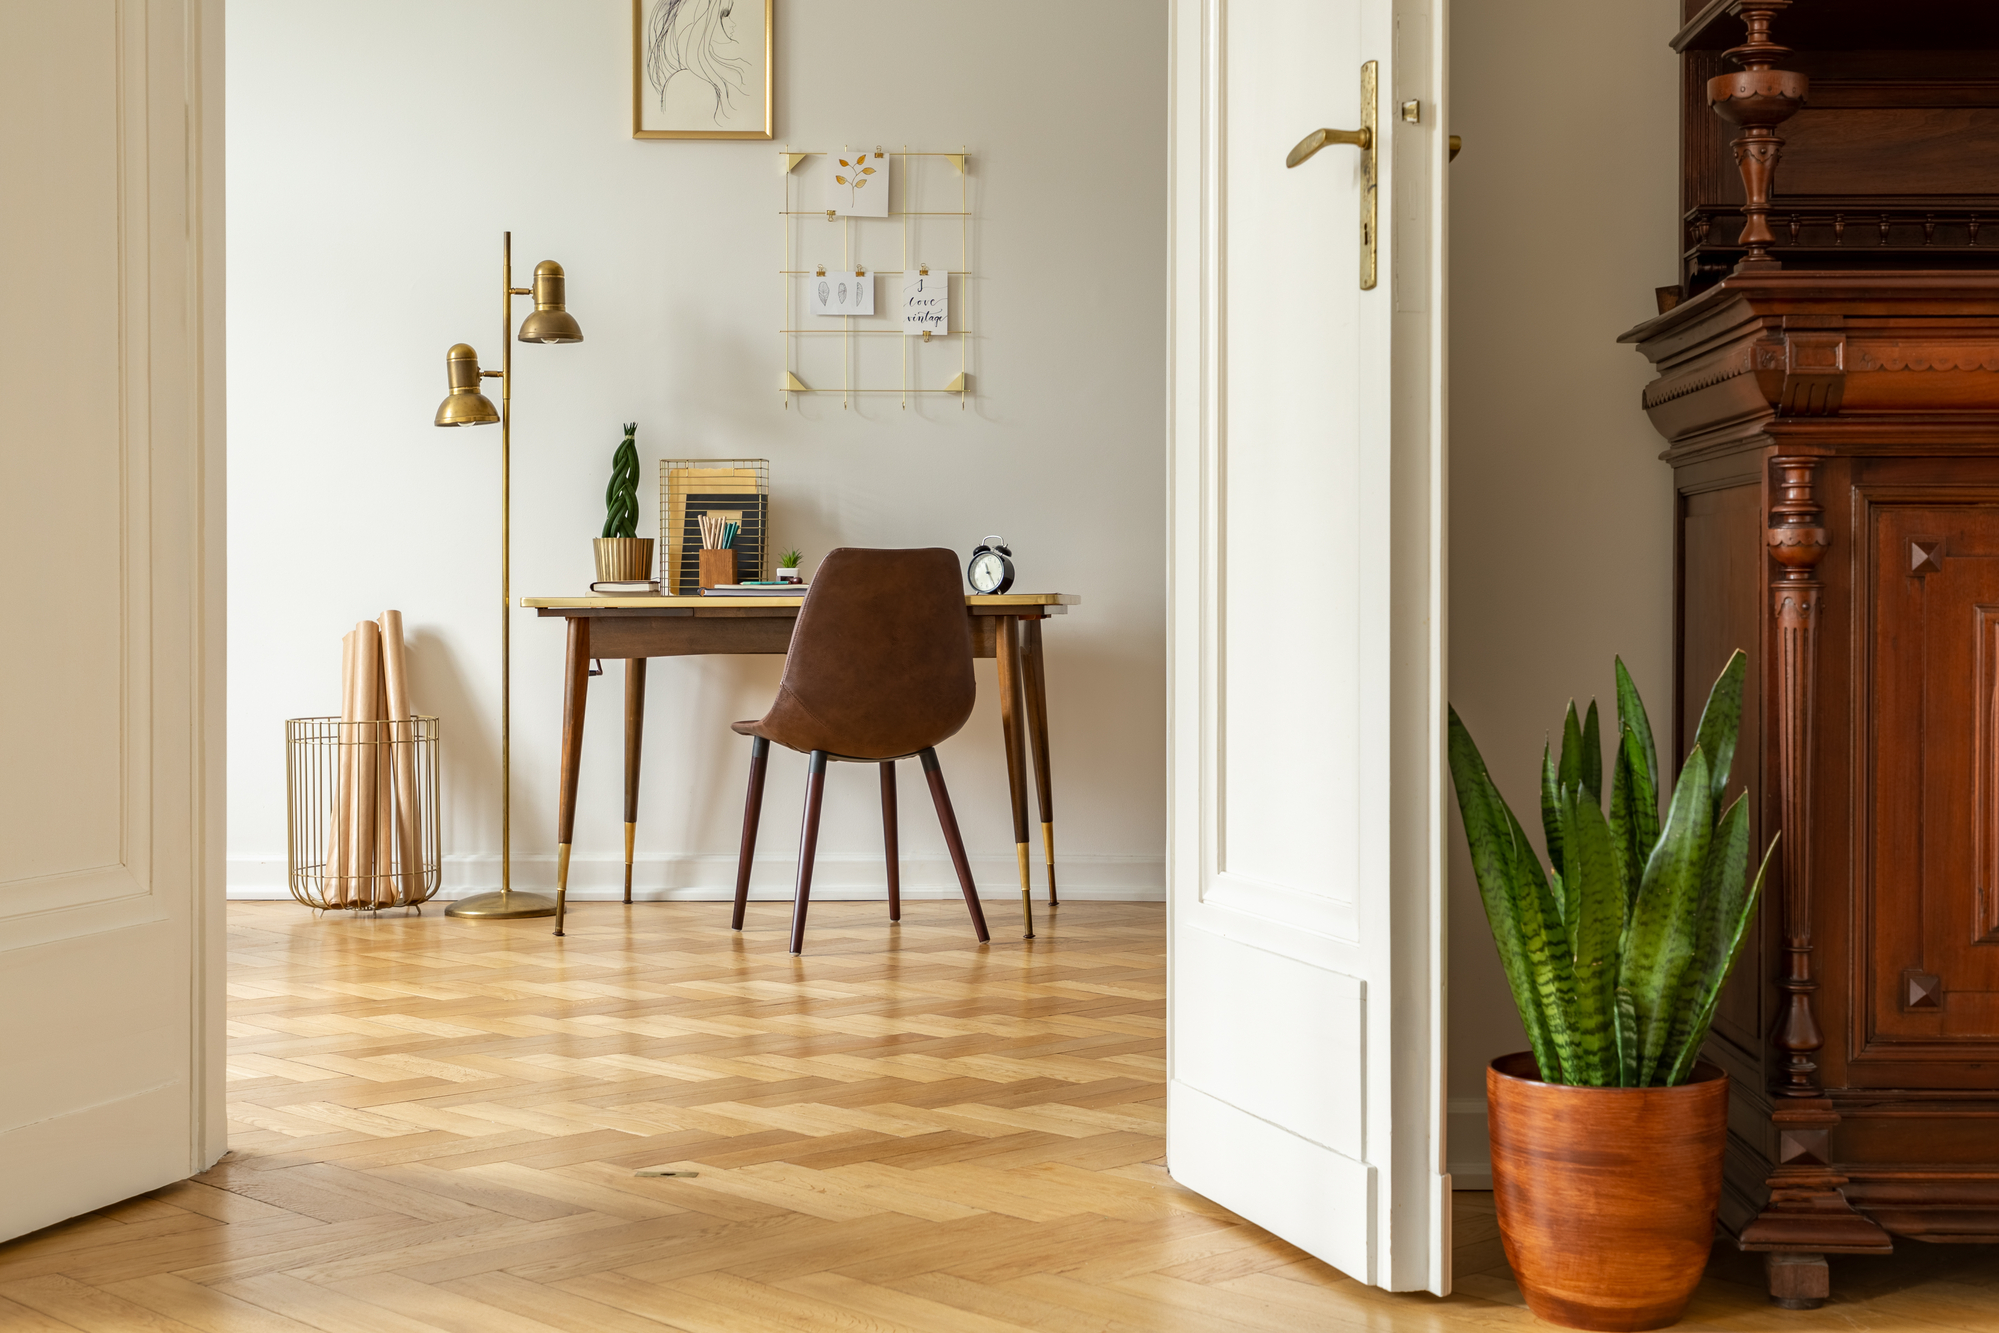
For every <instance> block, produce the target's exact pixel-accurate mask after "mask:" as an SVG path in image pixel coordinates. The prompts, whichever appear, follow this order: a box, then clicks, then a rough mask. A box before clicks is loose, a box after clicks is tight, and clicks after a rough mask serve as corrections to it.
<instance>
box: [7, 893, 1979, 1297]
mask: <svg viewBox="0 0 1999 1333" xmlns="http://www.w3.org/2000/svg"><path fill="white" fill-rule="evenodd" d="M230 915H231V922H232V926H233V929H232V933H231V978H232V980H231V987H230V994H231V1022H230V1034H231V1039H232V1052H233V1054H232V1057H231V1064H230V1073H231V1079H232V1082H231V1089H232V1099H231V1103H232V1104H231V1112H230V1114H231V1118H232V1134H233V1143H234V1148H233V1150H232V1152H231V1153H230V1155H229V1156H228V1157H227V1158H225V1159H224V1160H223V1162H222V1163H221V1164H220V1165H218V1166H217V1167H216V1168H215V1169H214V1170H212V1171H210V1172H209V1173H208V1174H207V1175H205V1176H202V1177H200V1178H199V1179H197V1180H193V1181H188V1182H185V1183H183V1184H179V1185H174V1186H171V1187H169V1188H167V1189H163V1190H158V1191H155V1192H154V1193H153V1194H151V1195H148V1196H146V1197H143V1198H139V1199H134V1200H131V1201H129V1202H127V1203H124V1204H120V1205H118V1206H117V1207H114V1208H108V1209H105V1210H103V1211H101V1212H99V1213H95V1214H92V1215H90V1216H87V1217H82V1218H77V1219H75V1220H73V1221H70V1222H67V1223H64V1224H63V1225H61V1226H56V1227H51V1228H49V1229H48V1230H46V1231H42V1232H39V1233H37V1234H35V1235H33V1236H27V1237H23V1238H21V1239H20V1240H17V1241H14V1242H12V1243H11V1244H8V1245H5V1246H0V1329H6V1330H9V1331H10V1333H11V1331H12V1330H35V1331H37V1333H47V1331H50V1330H85V1331H86V1333H124V1331H125V1330H146V1331H148V1333H162V1331H172V1333H181V1331H182V1330H202V1331H204V1333H237V1331H238V1330H241V1331H243V1333H279V1331H280V1330H284V1331H287V1333H306V1330H320V1331H321V1333H350V1331H352V1333H547V1331H549V1330H568V1331H571V1333H641V1331H651V1333H657V1331H658V1330H661V1329H679V1330H685V1333H724V1331H725V1330H728V1331H733V1330H786V1331H793V1330H795V1331H799V1333H804V1331H806V1330H810V1333H849V1331H852V1333H911V1331H919V1333H929V1331H931V1330H965V1333H1002V1331H1013V1330H1024V1329H1036V1330H1049V1331H1050V1333H1141V1331H1145V1333H1153V1331H1160V1330H1220V1331H1221V1333H1245V1331H1247V1330H1278V1329H1282V1330H1301V1329H1338V1330H1348V1329H1363V1328H1365V1329H1396V1330H1400V1329H1405V1328H1406V1329H1412V1330H1418V1329H1420V1330H1433V1329H1434V1330H1458V1329H1467V1330H1469V1329H1486V1328H1497V1327H1524V1326H1530V1325H1532V1324H1533V1322H1534V1321H1533V1320H1532V1318H1531V1316H1529V1315H1528V1314H1527V1312H1526V1311H1525V1310H1524V1309H1522V1308H1520V1303H1519V1295H1518V1292H1517V1290H1515V1288H1514V1287H1513V1285H1512V1283H1511V1281H1510V1280H1509V1279H1508V1277H1507V1270H1506V1267H1505V1261H1504V1257H1503V1256H1502V1255H1501V1254H1500V1253H1499V1246H1498V1242H1497V1239H1496V1237H1495V1234H1494V1229H1493V1225H1492V1219H1491V1207H1490V1202H1489V1196H1486V1195H1473V1194H1461V1195H1460V1196H1459V1202H1458V1218H1457V1241H1458V1246H1459V1248H1458V1251H1457V1261H1458V1275H1459V1277H1458V1285H1459V1293H1458V1294H1457V1295H1455V1296H1453V1297H1451V1298H1450V1299H1448V1300H1444V1301H1438V1300H1434V1299H1432V1298H1430V1297H1427V1296H1391V1295H1387V1294H1385V1293H1382V1292H1379V1291H1374V1290H1371V1289H1369V1288H1365V1287H1362V1286H1360V1285H1359V1284H1357V1283H1354V1282H1352V1281H1349V1280H1347V1279H1346V1278H1344V1277H1342V1276H1341V1275H1340V1274H1339V1273H1337V1272H1335V1271H1334V1270H1332V1269H1330V1268H1327V1267H1326V1266H1325V1265H1323V1264H1320V1263H1318V1262H1317V1261H1315V1260H1312V1259H1310V1258H1308V1257H1306V1256H1305V1255H1303V1254H1301V1253H1300V1252H1299V1251H1297V1250H1295V1249H1293V1248H1292V1247H1290V1246H1288V1245H1286V1244H1284V1243H1283V1242H1281V1241H1278V1240H1276V1239H1274V1238H1273V1237H1271V1236H1269V1235H1268V1234H1266V1233H1265V1232H1263V1231H1261V1230H1260V1229H1258V1228H1257V1227H1254V1226H1251V1225H1249V1224H1247V1223H1245V1222H1243V1221H1241V1220H1240V1219H1238V1218H1236V1217H1234V1216H1233V1215H1231V1214H1230V1213H1228V1212H1226V1211H1224V1210H1223V1209H1220V1208H1218V1207H1216V1206H1214V1205H1213V1204H1211V1203H1209V1202H1207V1201H1206V1200H1204V1199H1202V1198H1199V1197H1198V1196H1196V1195H1193V1194H1191V1193H1189V1192H1188V1191H1186V1190H1183V1189H1181V1188H1179V1187H1178V1186H1177V1185H1175V1184H1174V1183H1173V1181H1172V1180H1171V1179H1170V1178H1169V1177H1168V1176H1167V1175H1166V1174H1165V1172H1164V1170H1163V1169H1162V1168H1161V1167H1160V1165H1159V1160H1160V1155H1161V1152H1162V1146H1163V1145H1162V1141H1161V1138H1160V1133H1161V1122H1162V1119H1163V1115H1164V1107H1163V1094H1162V1087H1161V1080H1162V1077H1163V1059H1162V1051H1163V1014H1164V1005H1163V997H1162V987H1163V980H1164V975H1163V962H1164V958H1163V954H1164V947H1165V946H1164V931H1163V925H1164V922H1163V909H1161V908H1160V907H1158V906H1156V905H1136V904H1132V905H1125V904H1102V903H1079V904H1073V905H1070V906H1066V907H1064V908H1062V909H1061V911H1060V912H1059V913H1057V914H1052V915H1051V916H1050V917H1049V918H1047V919H1044V922H1043V927H1042V929H1043V937H1042V938H1041V939H1040V940H1038V941H1036V942H1035V943H1034V944H1033V945H1032V946H1024V945H1023V944H1022V943H1021V942H1020V941H1018V940H1007V939H1001V940H998V941H996V942H995V944H994V945H993V946H992V947H991V948H989V949H985V950H979V949H977V948H974V947H968V946H970V944H971V941H970V938H969V932H968V931H967V930H966V928H965V925H964V919H963V912H962V909H961V908H959V907H957V906H955V905H953V904H950V903H941V902H915V903H910V904H908V905H907V907H906V909H905V915H906V920H905V922H904V924H903V925H902V926H900V927H897V928H894V929H891V928H890V927H889V926H888V925H887V923H886V922H885V920H884V919H883V917H884V915H885V914H884V911H883V909H882V907H881V906H880V905H879V904H865V903H853V904H845V903H841V904H835V903H828V904H826V905H824V906H822V907H816V908H815V909H814V913H813V917H814V921H813V928H812V932H811V935H810V938H809V947H810V948H811V950H812V952H811V953H810V954H808V955H807V956H806V958H804V959H803V960H802V961H801V960H794V959H792V958H791V957H789V956H788V955H787V954H786V952H785V940H784V927H785V921H786V909H785V908H784V907H783V906H782V905H777V904H757V905H753V906H752V908H751V918H750V926H751V929H750V930H748V931H746V932H745V933H744V934H743V935H741V936H733V935H732V934H731V933H730V932H729V931H728V930H727V929H726V925H727V909H726V907H724V906H723V905H721V904H714V903H679V904H646V905H641V906H637V907H632V908H625V907H621V906H616V905H606V904H585V905H583V906H582V907H580V908H579V909H578V910H577V911H576V912H575V913H574V914H573V915H572V917H571V919H570V935H569V937H568V938H567V939H566V940H564V941H560V942H558V941H556V940H554V939H552V938H551V937H550V935H549V933H548V923H547V922H546V921H524V922H514V923H500V922H481V923H472V922H458V921H449V920H446V919H444V918H443V917H442V916H441V915H440V914H438V913H436V912H435V911H433V912H431V913H428V914H426V915H425V916H423V917H421V918H417V917H395V916H391V917H386V918H384V919H382V920H378V921H369V920H363V919H354V918H349V917H345V916H338V915H335V916H327V917H323V918H320V919H317V920H315V919H313V917H312V916H311V915H310V914H309V913H308V912H306V911H305V910H304V909H302V908H298V907H295V906H294V905H292V904H290V903H282V904H280V903H238V904H232V906H231V912H230ZM994 919H995V920H996V921H997V920H999V919H1000V918H999V917H995V918H994ZM646 1167H657V1168H668V1169H677V1170H683V1171H690V1172H698V1173H699V1174H698V1175H694V1176H690V1177H638V1176H635V1175H634V1174H633V1172H634V1171H635V1170H637V1169H640V1168H646ZM1903 1250H1904V1253H1903V1254H1899V1255H1897V1256H1896V1257H1895V1258H1894V1259H1892V1260H1887V1261H1877V1260H1865V1261H1861V1260H1855V1261H1851V1263H1849V1264H1845V1265H1842V1266H1840V1267H1838V1268H1836V1269H1835V1275H1834V1281H1835V1285H1836V1287H1837V1288H1838V1289H1839V1292H1840V1295H1839V1299H1838V1300H1837V1302H1836V1303H1835V1304H1834V1305H1832V1306H1830V1307H1828V1308H1827V1309H1826V1310H1824V1311H1821V1312H1819V1313H1817V1314H1811V1315H1795V1314H1787V1313H1785V1312H1782V1311H1776V1310H1772V1309H1771V1308H1769V1307H1768V1306H1767V1305H1765V1304H1764V1302H1763V1300H1762V1295H1761V1291H1760V1288H1759V1287H1758V1285H1757V1281H1756V1279H1757V1276H1758V1274H1757V1269H1756V1267H1755V1265H1754V1264H1753V1263H1752V1262H1749V1261H1746V1260H1744V1259H1743V1258H1742V1257H1741V1256H1735V1255H1730V1254H1728V1253H1726V1252H1725V1251H1724V1250H1722V1249H1719V1248H1718V1249H1717V1264H1716V1266H1715V1268H1714V1269H1713V1270H1711V1274H1710V1278H1709V1280H1708V1282H1707V1284H1706V1286H1705V1287H1704V1288H1703V1290H1702V1293H1701V1296H1700V1298H1699V1300H1698V1302H1697V1304H1696V1306H1695V1308H1694V1310H1693V1311H1692V1313H1691V1317H1690V1319H1689V1321H1688V1322H1687V1324H1685V1325H1684V1327H1687V1328H1691V1329H1743V1330H1751V1329H1757V1330H1760V1329H1773V1330H1775V1329H1783V1330H1800V1331H1802V1330H1811V1329H1819V1328H1825V1327H1830V1326H1838V1327H1841V1328H1851V1329H1880V1330H1887V1329H1904V1328H1906V1329H1911V1330H1932V1331H1933V1330H1936V1329H1939V1328H1958V1329H1991V1328H1993V1327H1999V1271H1995V1269H1999V1265H1995V1263H1994V1262H1993V1251H1991V1250H1988V1249H1982V1248H1979V1247H1925V1246H1904V1247H1903Z"/></svg>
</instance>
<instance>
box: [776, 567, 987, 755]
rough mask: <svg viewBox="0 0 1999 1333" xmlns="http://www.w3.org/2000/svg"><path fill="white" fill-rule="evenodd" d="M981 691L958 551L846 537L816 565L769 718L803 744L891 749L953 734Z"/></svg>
mask: <svg viewBox="0 0 1999 1333" xmlns="http://www.w3.org/2000/svg"><path fill="white" fill-rule="evenodd" d="M977 693H978V690H977V686H976V684H975V683H974V681H973V677H972V631H971V622H970V619H969V618H968V617H967V616H966V614H965V594H964V590H963V588H962V586H961V584H960V582H959V572H958V557H957V555H956V554H954V553H953V552H951V551H947V550H944V549H942V548H941V547H930V548H927V549H921V550H869V549H866V548H863V547H854V546H843V547H840V548H839V549H837V550H834V551H830V552H828V553H827V555H826V558H825V559H824V560H823V561H821V562H820V565H819V568H818V569H817V570H816V571H814V573H813V576H812V586H811V589H810V590H809V591H808V592H807V593H806V595H805V605H804V606H803V607H802V608H800V610H799V613H798V624H797V626H796V627H795V628H794V629H793V630H792V634H791V651H790V652H789V653H788V654H786V656H785V659H784V679H783V681H782V682H781V683H780V684H779V686H778V697H777V700H776V702H774V703H773V704H772V705H771V709H770V712H769V713H768V714H767V715H766V716H765V718H764V729H765V730H766V732H767V734H769V735H770V737H771V739H773V740H775V741H777V742H778V743H779V744H781V745H788V746H790V747H791V748H793V749H796V750H827V751H830V752H832V753H833V754H836V755H844V756H847V757H849V758H856V759H876V758H881V759H885V758H890V757H892V756H900V755H907V754H914V753H915V752H917V751H918V750H922V749H924V748H925V747H927V746H932V745H936V744H937V743H939V742H940V741H943V740H945V739H946V738H947V737H950V736H952V735H954V734H956V732H957V731H958V729H959V728H960V727H962V726H964V725H965V721H966V719H967V718H969V717H970V716H971V715H972V704H973V702H974V701H975V699H976V698H977Z"/></svg>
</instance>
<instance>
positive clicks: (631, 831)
mask: <svg viewBox="0 0 1999 1333" xmlns="http://www.w3.org/2000/svg"><path fill="white" fill-rule="evenodd" d="M638 831H639V826H638V825H637V824H627V825H625V901H626V902H627V903H630V902H631V900H632V840H633V838H634V837H636V836H637V834H638Z"/></svg>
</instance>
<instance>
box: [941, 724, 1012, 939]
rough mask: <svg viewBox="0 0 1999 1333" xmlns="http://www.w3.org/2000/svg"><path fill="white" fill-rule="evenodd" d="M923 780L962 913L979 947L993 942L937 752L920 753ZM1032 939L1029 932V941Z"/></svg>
mask: <svg viewBox="0 0 1999 1333" xmlns="http://www.w3.org/2000/svg"><path fill="white" fill-rule="evenodd" d="M923 776H924V777H926V778H928V779H929V780H930V799H931V800H932V801H934V802H935V803H936V805H937V824H938V826H939V827H940V828H942V829H943V830H944V845H945V846H946V847H949V848H950V849H951V868H952V869H953V870H955V871H957V872H958V890H959V892H961V893H963V894H964V895H965V910H966V911H968V912H970V913H971V914H972V929H973V930H975V931H977V932H978V933H979V943H981V944H984V943H986V942H987V941H988V940H990V939H991V938H992V936H991V935H990V934H988V933H987V931H986V913H985V909H984V908H982V907H980V906H979V890H978V887H977V886H976V885H974V884H973V883H972V863H971V862H970V861H968V860H966V859H965V840H964V838H963V837H961V836H960V835H959V833H958V816H957V815H955V814H953V813H952V812H951V793H950V792H949V791H947V790H945V788H944V770H943V769H941V768H939V767H938V766H937V751H935V750H925V751H924V752H923ZM1027 938H1029V939H1033V938H1034V936H1033V934H1032V933H1031V932H1030V933H1029V935H1028V937H1027Z"/></svg>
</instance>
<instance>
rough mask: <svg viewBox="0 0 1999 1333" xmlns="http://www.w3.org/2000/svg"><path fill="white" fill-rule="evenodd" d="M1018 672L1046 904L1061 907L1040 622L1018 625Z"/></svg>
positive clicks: (1045, 672) (1044, 660) (1046, 695)
mask: <svg viewBox="0 0 1999 1333" xmlns="http://www.w3.org/2000/svg"><path fill="white" fill-rule="evenodd" d="M1021 635H1022V642H1021V645H1020V664H1021V675H1023V676H1025V677H1026V684H1027V739H1028V743H1029V744H1030V745H1032V746H1033V747H1034V794H1035V796H1036V797H1037V798H1039V800H1040V802H1041V851H1042V854H1043V855H1044V856H1045V857H1046V858H1047V862H1048V905H1049V906H1050V907H1059V906H1061V899H1059V898H1058V897H1056V895H1055V796H1054V794H1053V793H1052V792H1050V791H1049V789H1048V675H1047V670H1046V659H1044V658H1043V657H1042V656H1041V621H1040V620H1038V619H1036V620H1028V621H1025V622H1023V623H1022V625H1021Z"/></svg>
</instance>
